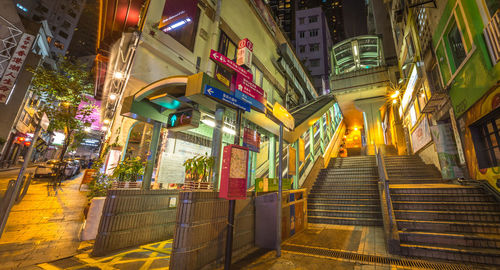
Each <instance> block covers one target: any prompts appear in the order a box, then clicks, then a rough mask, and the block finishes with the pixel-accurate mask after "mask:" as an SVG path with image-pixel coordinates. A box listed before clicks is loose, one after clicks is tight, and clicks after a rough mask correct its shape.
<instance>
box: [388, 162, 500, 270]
mask: <svg viewBox="0 0 500 270" xmlns="http://www.w3.org/2000/svg"><path fill="white" fill-rule="evenodd" d="M385 161H386V164H387V172H388V174H389V183H390V186H389V187H390V194H391V199H392V205H393V209H394V216H395V218H396V223H397V228H398V230H399V237H400V241H401V252H402V255H404V256H411V257H424V258H432V259H443V260H452V261H461V262H464V263H480V264H495V265H500V203H499V202H498V201H497V200H496V199H495V197H494V196H493V195H492V194H490V193H488V192H487V191H485V190H484V189H483V188H482V187H479V186H462V185H456V184H445V183H442V181H441V180H440V179H439V178H438V177H437V175H436V174H435V172H434V171H437V169H433V168H431V167H429V166H427V165H425V164H423V162H421V161H420V160H419V158H418V157H415V156H414V157H411V156H399V157H385ZM405 169H406V170H405ZM390 173H391V174H390ZM391 175H392V177H394V178H395V179H391ZM439 182H441V183H439ZM394 183H396V184H394ZM401 183H404V184H401Z"/></svg>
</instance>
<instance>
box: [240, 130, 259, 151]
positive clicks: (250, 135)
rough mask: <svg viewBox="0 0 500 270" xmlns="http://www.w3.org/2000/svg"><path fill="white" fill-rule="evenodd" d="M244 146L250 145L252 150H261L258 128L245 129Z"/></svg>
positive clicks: (249, 147)
mask: <svg viewBox="0 0 500 270" xmlns="http://www.w3.org/2000/svg"><path fill="white" fill-rule="evenodd" d="M243 146H245V147H248V149H250V151H254V152H257V153H259V152H260V134H259V132H257V130H253V129H249V128H245V130H244V131H243Z"/></svg>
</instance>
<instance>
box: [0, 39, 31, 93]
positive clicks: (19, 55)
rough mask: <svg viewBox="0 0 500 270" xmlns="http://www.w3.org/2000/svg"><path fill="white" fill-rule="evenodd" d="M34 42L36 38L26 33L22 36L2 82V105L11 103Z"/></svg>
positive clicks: (0, 85) (0, 82)
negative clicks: (15, 86)
mask: <svg viewBox="0 0 500 270" xmlns="http://www.w3.org/2000/svg"><path fill="white" fill-rule="evenodd" d="M34 40H35V37H34V36H32V35H29V34H26V33H24V34H23V35H22V36H21V39H20V40H19V44H18V45H17V48H16V50H15V51H14V53H13V54H12V57H11V58H10V62H9V64H8V65H7V68H6V69H5V72H4V74H3V76H2V80H1V81H0V103H7V102H8V101H9V97H10V95H11V94H12V90H13V89H14V85H15V84H16V79H17V76H18V75H19V72H21V70H22V67H23V63H24V61H25V60H26V57H27V56H28V54H29V52H30V49H31V45H32V44H33V41H34Z"/></svg>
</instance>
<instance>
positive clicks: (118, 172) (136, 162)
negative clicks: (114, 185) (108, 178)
mask: <svg viewBox="0 0 500 270" xmlns="http://www.w3.org/2000/svg"><path fill="white" fill-rule="evenodd" d="M145 165H146V162H144V161H142V160H141V158H140V157H136V158H132V159H129V158H127V159H125V160H124V161H122V162H120V164H118V166H116V168H115V170H114V171H113V175H112V177H113V178H115V179H117V180H118V181H119V182H135V181H137V179H138V178H139V176H140V175H143V174H144V167H145Z"/></svg>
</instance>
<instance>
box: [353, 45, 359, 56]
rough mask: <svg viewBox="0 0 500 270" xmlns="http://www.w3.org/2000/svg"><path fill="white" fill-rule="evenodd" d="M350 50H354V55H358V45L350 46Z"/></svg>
mask: <svg viewBox="0 0 500 270" xmlns="http://www.w3.org/2000/svg"><path fill="white" fill-rule="evenodd" d="M352 50H353V51H354V56H358V45H354V46H352Z"/></svg>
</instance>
